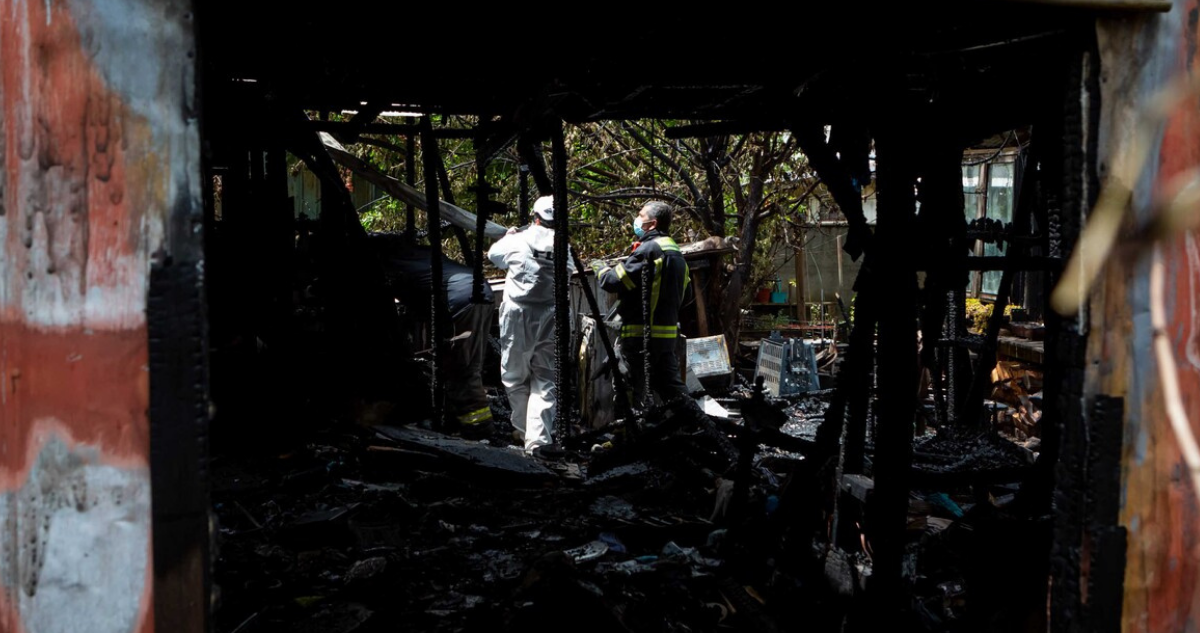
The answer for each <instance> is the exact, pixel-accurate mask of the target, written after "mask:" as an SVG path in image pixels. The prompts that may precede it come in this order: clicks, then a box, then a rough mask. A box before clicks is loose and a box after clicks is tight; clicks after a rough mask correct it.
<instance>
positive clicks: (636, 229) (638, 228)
mask: <svg viewBox="0 0 1200 633" xmlns="http://www.w3.org/2000/svg"><path fill="white" fill-rule="evenodd" d="M633 234H634V235H636V236H638V239H639V240H640V239H642V236H643V235H645V234H646V231H645V229H643V228H642V223H641V222H640V221H639V220H638V219H637V218H634V219H633Z"/></svg>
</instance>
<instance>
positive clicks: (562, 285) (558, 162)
mask: <svg viewBox="0 0 1200 633" xmlns="http://www.w3.org/2000/svg"><path fill="white" fill-rule="evenodd" d="M550 141H551V143H552V145H553V150H552V151H553V159H554V184H555V185H557V186H556V187H554V349H555V354H554V386H555V391H556V394H557V397H558V402H557V403H556V405H555V408H554V429H555V432H556V433H557V434H559V435H560V436H561V435H562V434H563V433H567V434H570V431H571V413H572V406H571V405H572V399H571V382H570V378H569V376H570V370H571V358H572V354H571V312H570V310H571V306H570V298H569V297H568V295H567V286H568V285H569V284H570V282H571V280H570V279H569V278H568V277H567V259H568V250H569V246H568V245H569V244H570V241H569V238H570V235H569V232H568V231H569V226H570V221H569V219H570V216H569V214H568V212H567V209H568V207H567V204H568V202H567V145H566V140H565V138H564V136H563V128H562V123H559V124H558V126H557V127H556V128H555V130H554V132H553V134H552V135H551V138H550ZM647 331H649V328H647Z"/></svg>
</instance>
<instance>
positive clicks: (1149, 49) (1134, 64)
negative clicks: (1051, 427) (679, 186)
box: [1087, 0, 1200, 633]
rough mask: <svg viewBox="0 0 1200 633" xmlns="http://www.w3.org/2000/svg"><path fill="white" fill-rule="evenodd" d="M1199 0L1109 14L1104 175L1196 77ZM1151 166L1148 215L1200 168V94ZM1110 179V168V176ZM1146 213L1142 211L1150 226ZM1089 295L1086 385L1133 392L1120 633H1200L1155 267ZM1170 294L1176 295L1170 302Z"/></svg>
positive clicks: (1196, 339) (1199, 282) (1178, 116)
mask: <svg viewBox="0 0 1200 633" xmlns="http://www.w3.org/2000/svg"><path fill="white" fill-rule="evenodd" d="M1198 15H1200V5H1198V3H1197V2H1196V1H1195V0H1187V1H1182V0H1181V1H1177V2H1175V3H1174V8H1173V9H1172V10H1171V12H1170V13H1168V14H1166V15H1162V16H1151V17H1141V18H1136V19H1134V18H1128V17H1126V18H1123V19H1120V20H1118V19H1112V20H1104V21H1101V22H1100V25H1099V32H1098V34H1099V43H1100V51H1101V69H1102V70H1101V72H1102V75H1101V77H1102V84H1101V86H1102V87H1101V90H1102V99H1101V107H1102V116H1101V122H1100V132H1101V137H1100V152H1101V153H1100V159H1101V170H1102V171H1103V169H1104V166H1105V165H1107V164H1111V162H1112V158H1113V156H1114V155H1115V152H1117V151H1118V148H1120V147H1122V146H1123V145H1126V144H1127V143H1128V140H1129V138H1130V135H1131V134H1132V128H1133V122H1134V120H1135V117H1136V116H1137V114H1138V113H1139V112H1140V111H1142V110H1143V109H1144V108H1145V105H1146V103H1147V102H1148V100H1149V98H1150V97H1151V95H1153V94H1154V93H1155V92H1156V91H1158V90H1159V89H1161V88H1162V87H1163V85H1164V84H1165V83H1166V82H1167V81H1168V80H1169V79H1170V78H1172V77H1174V76H1177V75H1178V74H1180V73H1185V72H1186V73H1189V74H1190V73H1192V72H1196V69H1195V68H1194V67H1193V66H1194V63H1195V61H1196V60H1197V16H1198ZM1154 156H1155V158H1154V160H1152V164H1151V165H1150V167H1149V169H1148V171H1147V173H1146V174H1145V175H1144V177H1143V178H1142V179H1141V180H1140V181H1139V182H1137V183H1131V184H1133V185H1134V201H1135V208H1136V209H1138V210H1140V211H1141V213H1142V214H1143V215H1144V214H1145V212H1146V211H1145V210H1146V209H1148V208H1149V207H1150V206H1151V205H1150V204H1149V203H1150V201H1151V200H1152V198H1153V197H1154V196H1155V195H1157V194H1161V193H1162V188H1163V184H1164V183H1165V182H1166V181H1167V180H1169V179H1170V178H1171V177H1172V176H1174V175H1176V174H1178V173H1179V172H1180V171H1182V170H1184V169H1185V168H1188V167H1190V166H1194V165H1197V164H1200V101H1198V100H1196V99H1191V100H1189V101H1188V102H1187V103H1186V104H1184V105H1183V106H1182V107H1180V108H1178V109H1177V110H1176V111H1175V112H1174V113H1173V114H1172V115H1171V117H1170V119H1169V121H1168V122H1167V124H1166V126H1165V127H1164V129H1163V130H1162V136H1161V138H1160V139H1158V146H1157V151H1156V152H1155V154H1154ZM1102 175H1103V174H1102ZM1145 219H1146V218H1145V217H1141V218H1138V220H1139V221H1144V220H1145ZM1197 239H1198V238H1197V236H1196V235H1195V234H1187V235H1183V236H1180V237H1178V238H1176V239H1174V240H1172V241H1171V242H1169V243H1168V244H1166V245H1165V249H1164V255H1165V257H1166V260H1167V263H1168V266H1169V275H1171V276H1170V277H1169V279H1173V280H1174V281H1173V282H1171V281H1168V284H1172V283H1173V284H1174V287H1173V288H1172V290H1173V291H1174V292H1173V293H1170V292H1169V296H1170V295H1171V294H1173V296H1174V301H1173V303H1174V305H1173V307H1172V306H1169V307H1168V309H1169V310H1171V311H1172V315H1171V318H1170V322H1171V332H1170V336H1171V337H1172V339H1173V341H1174V344H1175V345H1174V347H1175V350H1174V353H1175V359H1176V364H1177V367H1176V370H1177V371H1178V373H1179V379H1180V386H1181V389H1182V391H1183V394H1184V398H1185V405H1186V408H1187V411H1188V414H1189V418H1190V419H1191V420H1192V424H1193V427H1194V428H1195V429H1196V430H1198V431H1200V425H1197V421H1200V249H1198V247H1197ZM1103 282H1104V283H1103V285H1102V286H1101V288H1100V291H1099V292H1098V293H1096V294H1095V296H1094V297H1093V299H1092V302H1091V308H1090V314H1091V335H1090V341H1089V351H1088V357H1089V360H1090V361H1091V362H1090V363H1089V367H1088V379H1087V385H1088V389H1089V391H1090V392H1091V393H1098V394H1107V395H1113V396H1120V397H1124V398H1125V403H1126V405H1125V433H1124V457H1123V464H1122V471H1123V478H1122V508H1121V523H1122V525H1124V526H1125V527H1126V529H1128V531H1129V540H1128V549H1127V559H1126V560H1127V562H1126V574H1125V600H1124V605H1123V626H1122V628H1123V630H1124V631H1128V632H1138V633H1141V632H1147V633H1160V632H1161V633H1166V632H1168V631H1171V632H1176V631H1196V630H1200V583H1198V582H1197V581H1198V580H1200V508H1198V507H1197V503H1196V495H1195V491H1193V490H1192V488H1191V484H1190V482H1189V478H1188V477H1187V476H1186V468H1185V466H1184V463H1183V460H1182V457H1181V454H1180V451H1179V447H1178V444H1177V442H1176V440H1175V438H1174V435H1173V434H1172V431H1171V428H1170V425H1169V424H1168V422H1167V419H1166V414H1165V412H1164V406H1163V399H1162V392H1161V387H1160V385H1159V381H1158V379H1157V372H1158V368H1157V366H1156V364H1155V362H1154V358H1153V353H1152V348H1151V344H1150V341H1151V335H1152V331H1151V325H1150V317H1149V268H1148V262H1147V261H1145V260H1143V261H1140V262H1138V263H1136V264H1127V265H1124V266H1114V267H1110V269H1109V270H1108V271H1107V272H1106V273H1105V276H1104V277H1103ZM1170 300H1171V299H1168V301H1170Z"/></svg>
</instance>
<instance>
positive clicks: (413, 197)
mask: <svg viewBox="0 0 1200 633" xmlns="http://www.w3.org/2000/svg"><path fill="white" fill-rule="evenodd" d="M321 138H322V141H324V143H325V149H326V151H328V152H329V155H330V156H332V157H333V159H334V160H336V161H337V162H338V164H340V165H342V166H344V167H346V168H347V169H349V170H350V171H353V172H354V173H356V174H358V175H360V176H362V177H363V178H366V179H367V180H368V181H370V182H372V183H374V184H375V185H377V186H378V187H380V188H381V189H383V190H384V191H386V192H388V194H389V195H391V196H392V197H394V198H396V199H397V200H401V201H403V202H404V203H406V204H410V205H412V206H414V207H416V208H418V209H421V210H423V211H425V212H428V211H429V205H427V204H426V200H427V196H428V193H426V194H424V195H423V194H421V192H419V191H417V190H416V189H414V188H413V187H411V186H410V185H407V184H405V183H402V182H400V181H399V180H396V179H395V178H392V177H391V176H388V175H387V174H385V173H383V172H381V171H379V170H378V169H375V168H374V167H372V166H371V165H370V164H368V163H367V162H366V161H364V160H362V159H361V158H359V157H357V156H355V155H354V154H351V153H350V152H347V151H346V149H345V148H343V147H342V146H341V145H339V144H338V143H337V141H335V140H333V138H332V137H330V136H327V135H323V136H322V137H321ZM414 166H415V165H414ZM435 169H436V168H435ZM434 183H435V184H436V183H437V178H436V177H435V178H434ZM435 200H436V197H435ZM438 214H439V216H441V217H442V218H443V219H445V220H447V221H449V222H450V223H451V224H453V225H454V226H458V227H461V228H464V229H469V230H472V231H474V230H476V228H477V223H478V218H477V217H476V216H475V214H474V213H471V212H470V211H467V210H466V209H463V208H462V207H458V206H455V205H453V204H450V203H448V202H442V201H440V200H439V201H438ZM485 227H486V228H485V232H486V234H487V236H488V237H490V238H493V239H499V238H501V237H504V232H505V231H506V230H507V229H505V228H504V227H503V226H500V225H499V224H496V223H495V222H490V221H489V222H486V223H485ZM439 228H440V227H439Z"/></svg>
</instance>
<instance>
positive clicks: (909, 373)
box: [868, 120, 918, 613]
mask: <svg viewBox="0 0 1200 633" xmlns="http://www.w3.org/2000/svg"><path fill="white" fill-rule="evenodd" d="M911 126H912V123H911V122H908V121H904V122H902V121H899V120H895V121H892V122H891V124H890V125H888V126H887V127H885V128H883V129H881V130H880V131H879V132H878V133H877V134H876V136H875V147H876V153H877V157H878V158H877V163H876V164H877V171H876V186H877V187H878V204H879V220H878V223H877V225H876V241H875V242H874V244H873V246H874V247H875V249H877V251H878V252H877V253H876V254H877V255H878V256H879V260H880V263H881V265H880V266H879V268H878V270H877V273H878V275H879V278H878V284H877V286H876V287H877V288H878V289H879V295H878V297H879V301H880V305H881V306H887V309H886V310H880V313H879V334H878V338H879V343H878V349H879V362H878V376H877V380H876V382H877V383H878V392H879V396H878V400H877V406H876V411H878V418H877V419H878V421H877V423H876V431H875V458H874V480H875V504H874V507H873V508H870V509H869V512H868V521H869V522H870V523H871V525H872V526H873V527H872V529H871V534H870V535H869V536H870V538H871V544H872V547H873V548H874V553H875V554H874V561H875V567H874V572H873V573H872V576H871V583H870V585H869V586H868V591H869V592H870V593H871V598H872V603H873V605H874V606H875V607H876V608H878V609H880V612H881V613H889V612H890V613H895V612H897V611H898V610H899V609H900V608H901V606H902V604H903V595H904V594H903V581H902V577H903V572H902V563H903V559H904V544H905V538H904V537H905V530H906V526H907V514H908V494H909V490H910V481H911V479H912V473H911V469H912V451H913V447H912V439H913V419H914V413H915V407H916V398H915V397H914V394H915V393H916V392H917V384H918V374H917V368H918V356H917V332H916V316H917V302H916V299H917V275H916V270H915V268H914V266H913V264H912V259H911V258H910V257H908V254H909V250H910V249H911V244H912V243H913V240H914V238H915V235H914V233H915V230H914V229H915V227H916V200H915V198H914V196H913V186H914V184H915V183H916V173H915V170H914V168H913V165H912V162H911V161H907V160H905V153H906V152H907V151H908V149H909V148H911V147H913V146H914V145H915V142H914V141H915V139H914V138H913V137H912V136H911V135H910V134H909V133H908V130H909V129H911Z"/></svg>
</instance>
